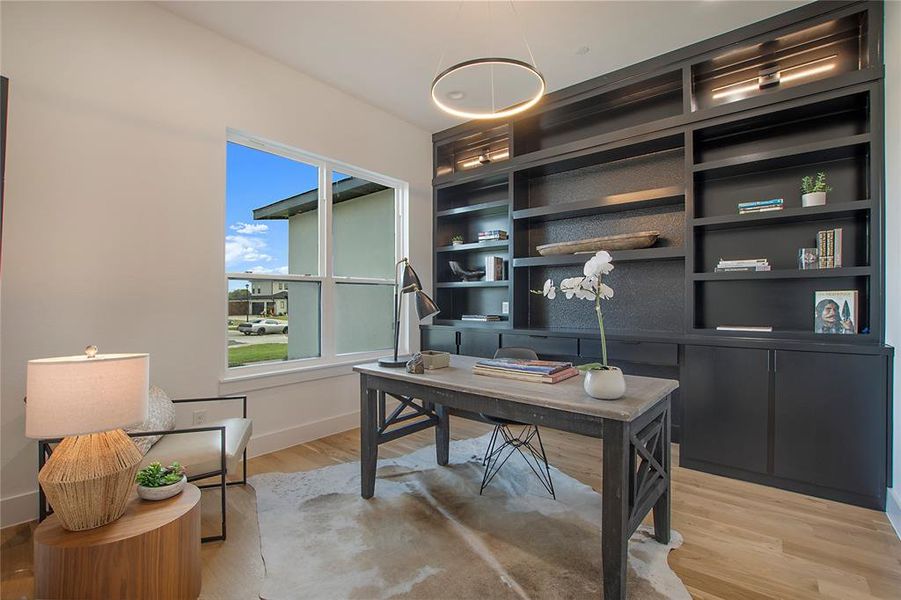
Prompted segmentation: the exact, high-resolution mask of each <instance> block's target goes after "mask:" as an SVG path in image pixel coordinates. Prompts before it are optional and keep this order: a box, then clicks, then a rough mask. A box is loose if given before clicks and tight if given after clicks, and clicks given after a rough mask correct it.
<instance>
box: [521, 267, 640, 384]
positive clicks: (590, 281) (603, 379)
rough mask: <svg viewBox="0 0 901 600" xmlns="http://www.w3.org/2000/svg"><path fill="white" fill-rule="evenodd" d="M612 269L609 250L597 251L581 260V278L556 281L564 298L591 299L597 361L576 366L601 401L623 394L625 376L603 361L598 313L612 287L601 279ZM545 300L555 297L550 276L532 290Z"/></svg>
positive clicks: (604, 347) (601, 321) (603, 340)
mask: <svg viewBox="0 0 901 600" xmlns="http://www.w3.org/2000/svg"><path fill="white" fill-rule="evenodd" d="M612 270H613V262H612V259H611V257H610V253H609V252H607V251H606V250H601V251H600V252H598V253H597V254H595V255H594V256H592V257H591V258H590V259H588V262H586V263H585V266H584V267H583V269H582V274H583V275H582V277H569V278H567V279H563V280H561V281H560V291H561V292H563V294H564V295H565V296H566V298H567V299H571V298H577V299H579V300H590V301H592V302H594V312H595V314H596V315H597V319H598V328H599V329H600V330H601V362H599V363H589V364H585V365H580V366H579V367H578V369H579V370H580V371H582V372H584V373H585V381H584V383H583V385H584V387H585V393H586V394H588V395H589V396H591V397H592V398H598V399H601V400H617V399H618V398H622V397H623V395H624V394H625V393H626V379H625V377H623V372H622V371H621V370H620V369H619V368H618V367H613V366H610V365H609V364H607V337H606V336H605V334H604V315H603V314H602V313H601V300H607V299H609V298H612V297H613V289H612V288H611V287H610V286H609V285H607V284H606V283H604V282H602V281H601V278H602V277H603V276H604V275H607V274H608V273H610V271H612ZM532 293H535V294H541V295H542V296H544V297H545V298H547V299H549V300H553V299H554V298H556V297H557V286H556V285H554V281H553V280H552V279H548V280H547V281H545V282H544V289H542V290H532Z"/></svg>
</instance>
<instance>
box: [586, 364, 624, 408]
mask: <svg viewBox="0 0 901 600" xmlns="http://www.w3.org/2000/svg"><path fill="white" fill-rule="evenodd" d="M583 385H584V387H585V393H586V394H588V395H589V396H591V397H592V398H597V399H598V400H619V399H620V398H622V397H623V396H624V395H625V393H626V378H625V377H623V372H622V371H621V370H619V369H618V368H617V367H607V368H604V369H592V370H590V371H586V372H585V381H584V383H583Z"/></svg>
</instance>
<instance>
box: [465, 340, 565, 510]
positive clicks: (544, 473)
mask: <svg viewBox="0 0 901 600" xmlns="http://www.w3.org/2000/svg"><path fill="white" fill-rule="evenodd" d="M494 358H522V359H526V360H536V359H538V355H537V354H536V353H535V351H534V350H532V349H531V348H498V350H497V352H495V354H494ZM480 416H481V417H482V420H484V421H485V422H487V423H489V424H491V425H494V431H493V432H492V434H491V441H490V442H489V443H488V448H487V449H486V450H485V456H484V458H483V459H482V466H484V467H485V472H484V473H483V475H482V486H481V488H479V495H481V494H482V492H484V491H485V488H486V487H488V484H489V483H491V480H492V479H494V476H495V475H497V474H498V472H499V471H500V470H501V467H503V466H504V464H506V462H507V460H509V459H510V457H511V456H513V454H515V453H517V452H518V453H519V455H520V456H521V457H522V459H523V460H524V461H526V464H527V465H529V468H530V469H532V472H533V473H535V476H536V477H538V481H540V482H541V485H542V486H543V487H544V489H545V490H547V492H548V493H549V494H550V495H551V497H552V498H554V499H555V500H556V499H557V495H556V494H555V493H554V482H553V480H552V479H551V468H550V466H549V465H548V462H547V454H546V453H545V451H544V444H542V443H541V432H539V431H538V425H533V424H531V423H520V422H519V421H511V420H509V419H500V418H498V417H492V416H490V415H486V414H481V415H480Z"/></svg>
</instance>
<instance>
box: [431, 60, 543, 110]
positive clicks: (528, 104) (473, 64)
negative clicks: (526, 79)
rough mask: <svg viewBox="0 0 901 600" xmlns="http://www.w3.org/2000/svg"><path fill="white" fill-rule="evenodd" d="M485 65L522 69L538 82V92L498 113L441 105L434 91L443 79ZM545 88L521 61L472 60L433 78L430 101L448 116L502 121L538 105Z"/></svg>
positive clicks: (531, 67)
mask: <svg viewBox="0 0 901 600" xmlns="http://www.w3.org/2000/svg"><path fill="white" fill-rule="evenodd" d="M485 65H489V66H493V65H504V66H510V67H516V68H519V69H523V70H524V71H526V72H527V73H529V74H531V75H532V77H534V78H535V79H536V80H537V81H538V91H537V92H536V93H535V95H534V96H532V97H531V98H529V99H528V100H525V101H523V102H520V103H519V104H515V105H513V106H511V107H509V108H505V109H503V110H500V111H491V112H471V111H465V110H459V109H456V108H453V107H451V106H448V105H447V104H445V103H443V102H442V101H441V100H439V99H438V94H437V92H436V89H437V87H438V84H439V83H440V82H441V80H442V79H445V78H446V77H449V76H450V75H453V74H455V73H459V72H461V71H464V70H466V69H471V68H477V67H481V66H485ZM546 87H547V84H546V83H545V81H544V76H542V74H541V73H539V72H538V69H536V68H535V67H533V66H532V65H530V64H529V63H527V62H523V61H521V60H516V59H514V58H474V59H472V60H467V61H463V62H461V63H457V64H455V65H452V66H451V67H448V68H447V69H445V70H444V71H442V72H441V73H439V74H438V76H437V77H435V79H434V80H433V81H432V87H431V90H430V91H431V94H432V101H433V102H434V103H435V104H436V105H437V106H438V108H440V109H441V110H443V111H444V112H446V113H449V114H452V115H454V116H457V117H461V118H464V119H503V118H506V117H510V116H513V115H515V114H519V113H521V112H523V111H526V110H529V109H530V108H532V107H533V106H535V105H536V104H537V103H538V101H539V100H541V98H542V96H544V91H545V89H546Z"/></svg>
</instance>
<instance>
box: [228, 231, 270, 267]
mask: <svg viewBox="0 0 901 600" xmlns="http://www.w3.org/2000/svg"><path fill="white" fill-rule="evenodd" d="M265 248H266V242H265V241H264V240H261V239H259V238H251V237H246V236H243V235H227V236H225V264H227V265H230V264H234V263H238V262H269V261H271V260H272V257H271V256H269V255H268V254H266V253H265V252H263V250H265Z"/></svg>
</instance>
